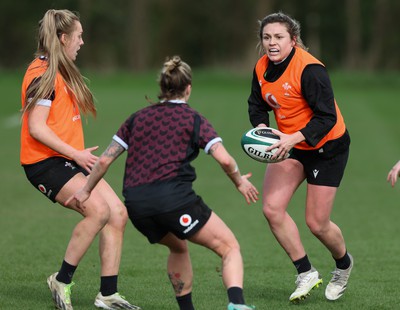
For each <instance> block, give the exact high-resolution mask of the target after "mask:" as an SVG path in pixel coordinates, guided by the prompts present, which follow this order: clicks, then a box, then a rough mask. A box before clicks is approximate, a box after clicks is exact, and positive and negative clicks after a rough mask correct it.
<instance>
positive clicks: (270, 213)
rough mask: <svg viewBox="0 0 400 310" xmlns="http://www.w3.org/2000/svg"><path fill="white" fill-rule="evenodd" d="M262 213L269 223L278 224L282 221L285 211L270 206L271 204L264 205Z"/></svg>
mask: <svg viewBox="0 0 400 310" xmlns="http://www.w3.org/2000/svg"><path fill="white" fill-rule="evenodd" d="M263 213H264V216H265V218H266V219H267V220H268V222H269V223H274V224H279V223H281V222H282V221H283V218H284V216H285V211H284V210H283V211H282V210H281V209H279V208H277V207H274V206H272V205H271V204H264V206H263Z"/></svg>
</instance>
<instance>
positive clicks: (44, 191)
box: [38, 184, 47, 194]
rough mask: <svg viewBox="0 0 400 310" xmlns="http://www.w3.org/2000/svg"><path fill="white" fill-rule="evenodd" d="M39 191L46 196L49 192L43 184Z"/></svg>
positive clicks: (40, 185)
mask: <svg viewBox="0 0 400 310" xmlns="http://www.w3.org/2000/svg"><path fill="white" fill-rule="evenodd" d="M38 189H39V190H40V191H41V192H42V193H43V194H46V192H47V190H46V187H44V185H43V184H39V186H38Z"/></svg>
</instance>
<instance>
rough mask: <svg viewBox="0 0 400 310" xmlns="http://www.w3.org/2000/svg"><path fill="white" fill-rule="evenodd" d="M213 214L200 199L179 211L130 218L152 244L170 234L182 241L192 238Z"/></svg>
mask: <svg viewBox="0 0 400 310" xmlns="http://www.w3.org/2000/svg"><path fill="white" fill-rule="evenodd" d="M211 212H212V211H211V209H210V208H209V207H208V206H207V205H206V204H205V203H204V202H203V200H202V199H201V198H200V197H198V198H197V200H196V201H195V202H193V203H192V204H189V205H187V206H185V207H183V208H181V209H179V210H175V211H172V212H168V213H162V214H157V215H152V216H148V217H142V218H133V217H130V220H131V222H132V224H133V225H134V226H135V227H136V229H137V230H139V231H140V232H141V233H142V234H143V235H144V236H146V237H147V239H148V240H149V242H150V243H158V242H159V241H160V240H161V239H162V238H163V237H165V236H166V235H167V233H169V232H171V233H173V234H174V235H175V236H177V237H178V238H179V239H182V240H184V239H187V238H190V237H191V236H193V235H194V234H195V233H197V232H198V231H199V230H200V229H201V228H202V227H203V226H204V225H205V224H206V223H207V221H208V219H209V218H210V216H211ZM128 213H129V207H128Z"/></svg>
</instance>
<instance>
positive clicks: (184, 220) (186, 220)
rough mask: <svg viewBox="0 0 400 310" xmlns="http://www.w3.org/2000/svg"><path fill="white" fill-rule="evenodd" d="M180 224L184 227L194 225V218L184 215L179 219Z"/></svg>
mask: <svg viewBox="0 0 400 310" xmlns="http://www.w3.org/2000/svg"><path fill="white" fill-rule="evenodd" d="M179 223H180V224H181V225H182V226H183V227H187V226H189V225H190V224H192V217H191V216H190V215H189V214H184V215H182V216H181V217H180V219H179Z"/></svg>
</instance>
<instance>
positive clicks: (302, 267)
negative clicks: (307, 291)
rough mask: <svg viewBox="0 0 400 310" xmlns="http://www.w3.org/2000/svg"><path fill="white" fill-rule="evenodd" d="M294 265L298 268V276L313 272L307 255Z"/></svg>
mask: <svg viewBox="0 0 400 310" xmlns="http://www.w3.org/2000/svg"><path fill="white" fill-rule="evenodd" d="M293 265H294V266H295V267H296V269H297V273H298V274H300V273H303V272H306V271H310V270H311V263H310V261H309V260H308V256H307V255H306V256H304V257H303V258H300V259H298V260H296V261H295V262H293Z"/></svg>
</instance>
